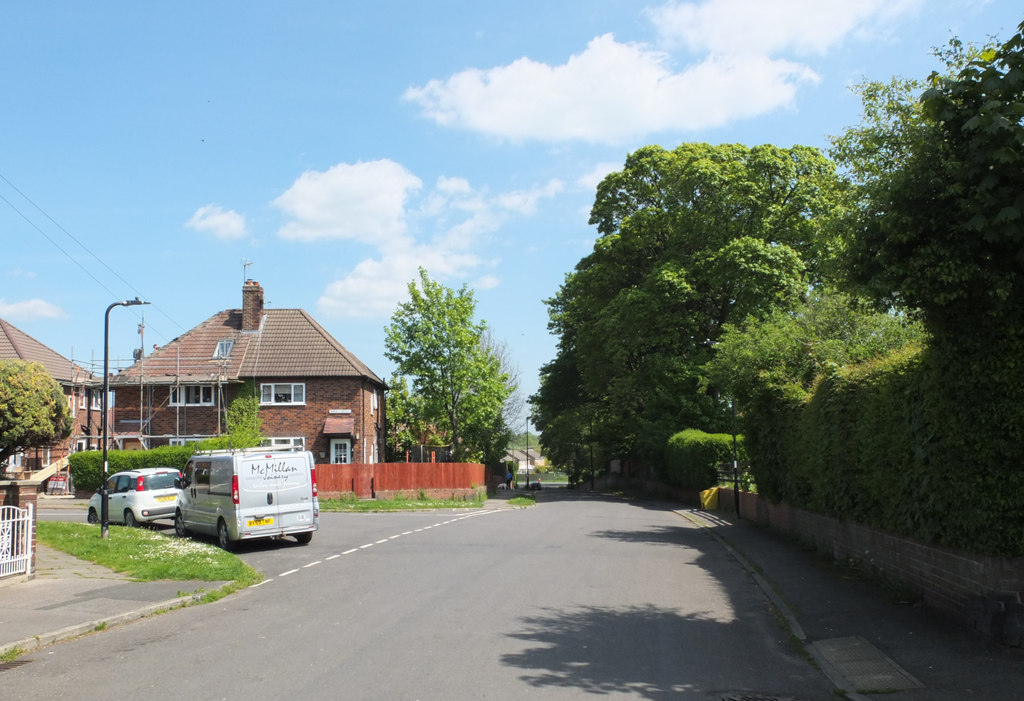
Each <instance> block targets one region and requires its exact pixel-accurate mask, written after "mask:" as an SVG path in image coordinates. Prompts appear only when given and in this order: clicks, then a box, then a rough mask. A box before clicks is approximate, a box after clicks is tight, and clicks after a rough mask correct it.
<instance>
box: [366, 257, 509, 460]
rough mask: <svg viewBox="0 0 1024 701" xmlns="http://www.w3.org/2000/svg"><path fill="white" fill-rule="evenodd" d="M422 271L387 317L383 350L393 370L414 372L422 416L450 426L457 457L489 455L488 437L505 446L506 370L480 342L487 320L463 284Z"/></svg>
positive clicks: (442, 426)
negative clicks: (447, 283) (453, 285)
mask: <svg viewBox="0 0 1024 701" xmlns="http://www.w3.org/2000/svg"><path fill="white" fill-rule="evenodd" d="M419 277H420V279H419V286H417V285H416V282H415V281H413V282H410V283H409V297H410V299H409V301H408V302H403V303H401V304H399V305H398V308H397V309H396V310H395V313H394V314H393V315H392V317H391V324H390V325H389V326H388V328H387V329H386V340H385V355H386V357H387V358H388V359H389V360H391V361H392V362H394V363H395V364H396V366H397V373H398V375H401V376H405V377H408V378H411V380H412V392H413V393H414V394H416V395H417V396H419V397H420V398H422V401H423V405H422V410H423V411H424V412H425V416H424V419H425V420H426V421H427V422H428V423H431V424H433V425H435V426H437V428H438V431H439V432H442V431H443V432H444V433H446V434H447V436H448V438H449V439H450V440H451V446H452V454H453V457H454V459H455V460H456V461H463V460H466V459H467V458H469V457H473V458H475V459H484V458H485V457H489V456H492V455H493V454H494V451H495V450H496V449H495V448H494V446H493V444H492V443H493V442H495V441H497V442H499V443H500V447H501V450H502V451H503V450H504V447H505V443H507V436H505V437H504V439H502V436H503V435H504V434H505V433H507V430H506V429H505V427H504V420H503V418H502V411H503V409H504V406H505V401H506V399H507V398H508V397H509V395H510V393H511V390H513V389H514V387H510V385H509V374H508V373H507V372H505V371H503V370H502V367H501V358H500V357H498V355H496V354H495V352H494V350H493V349H492V348H490V347H488V346H487V345H486V343H485V342H484V341H485V333H486V330H487V325H486V323H484V322H477V321H475V320H474V318H473V316H474V312H475V309H476V301H475V299H474V297H473V293H472V292H471V291H469V290H468V288H467V287H466V286H465V285H463V286H462V288H461V289H460V290H459V291H458V292H455V291H453V290H451V289H448V288H447V287H444V286H443V285H441V284H439V283H437V282H434V281H433V280H431V279H430V277H429V275H428V274H427V271H426V270H424V269H422V268H420V271H419ZM392 419H394V417H392Z"/></svg>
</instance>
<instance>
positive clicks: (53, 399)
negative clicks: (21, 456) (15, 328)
mask: <svg viewBox="0 0 1024 701" xmlns="http://www.w3.org/2000/svg"><path fill="white" fill-rule="evenodd" d="M71 422H72V417H71V413H70V411H69V410H68V403H67V400H65V398H64V393H63V392H62V391H61V389H60V385H58V384H57V383H56V382H55V381H54V379H53V378H52V377H51V376H50V373H48V372H47V371H46V368H45V367H43V366H42V365H41V364H39V363H32V362H26V361H23V360H0V464H4V463H6V461H7V460H8V458H10V457H11V456H12V455H14V454H15V453H18V452H19V451H23V450H26V449H28V448H36V447H43V446H48V445H52V444H53V443H55V442H56V441H59V440H61V439H62V438H67V437H68V436H70V435H71V426H72V424H71Z"/></svg>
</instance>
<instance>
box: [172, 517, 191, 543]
mask: <svg viewBox="0 0 1024 701" xmlns="http://www.w3.org/2000/svg"><path fill="white" fill-rule="evenodd" d="M174 535H176V536H178V537H179V538H188V529H187V528H185V517H184V516H182V515H181V512H180V511H176V512H175V513H174Z"/></svg>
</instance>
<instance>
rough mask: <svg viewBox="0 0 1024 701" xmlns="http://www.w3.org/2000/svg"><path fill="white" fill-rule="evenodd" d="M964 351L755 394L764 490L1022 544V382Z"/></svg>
mask: <svg viewBox="0 0 1024 701" xmlns="http://www.w3.org/2000/svg"><path fill="white" fill-rule="evenodd" d="M963 357H965V356H962V355H961V356H960V357H959V358H956V357H951V356H950V355H949V354H948V353H947V354H943V355H940V354H939V353H938V352H936V351H934V350H926V351H912V352H911V351H908V352H903V353H898V354H894V355H892V356H890V357H888V358H885V359H882V360H879V361H876V362H873V363H870V364H866V365H863V366H858V367H854V368H847V369H844V370H842V371H840V372H838V373H837V374H835V375H833V376H830V377H828V378H826V379H823V380H822V381H821V382H820V383H819V384H818V386H817V387H816V388H815V390H814V392H813V393H812V395H811V396H810V398H809V399H808V400H807V401H805V402H799V401H792V400H788V401H787V400H783V399H778V398H776V399H772V398H767V397H762V398H760V399H759V400H757V401H755V402H752V403H751V405H750V406H749V407H748V410H747V411H746V412H745V416H744V420H745V423H744V430H745V434H746V436H747V448H748V450H749V452H750V456H751V462H752V466H751V467H752V471H753V473H754V479H755V481H756V482H757V485H758V490H759V492H760V493H761V494H762V495H763V496H765V497H767V498H768V499H771V500H773V501H782V502H785V503H787V504H790V505H792V506H795V507H799V508H803V509H807V510H809V511H814V512H817V513H821V514H825V515H828V516H831V517H833V518H837V519H840V520H849V521H855V522H858V523H863V524H866V525H869V526H873V527H876V528H879V529H882V530H885V531H888V532H891V533H895V534H898V535H903V536H907V537H911V538H914V539H915V540H919V541H921V542H925V543H934V544H939V545H944V546H947V547H951V548H957V549H962V550H967V551H971V552H978V553H989V554H995V555H1004V556H1014V557H1019V556H1022V555H1024V441H1022V440H1021V430H1022V427H1024V408H1022V407H1024V397H1022V396H1021V394H1022V390H1021V388H1020V385H1019V384H1017V385H1014V384H1011V383H998V382H993V381H992V379H991V378H992V375H991V374H989V375H987V376H986V375H984V374H982V372H981V369H980V368H979V367H977V366H972V365H970V364H968V363H966V362H965V361H963V360H962V358H963ZM972 368H973V369H972ZM986 377H987V381H986V380H985V378H986Z"/></svg>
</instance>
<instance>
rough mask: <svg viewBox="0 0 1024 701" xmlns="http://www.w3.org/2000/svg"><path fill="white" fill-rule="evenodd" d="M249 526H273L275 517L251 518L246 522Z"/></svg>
mask: <svg viewBox="0 0 1024 701" xmlns="http://www.w3.org/2000/svg"><path fill="white" fill-rule="evenodd" d="M245 525H247V526H248V527H249V528H255V527H256V526H273V525H274V519H273V518H251V519H249V520H248V521H246V522H245Z"/></svg>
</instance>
